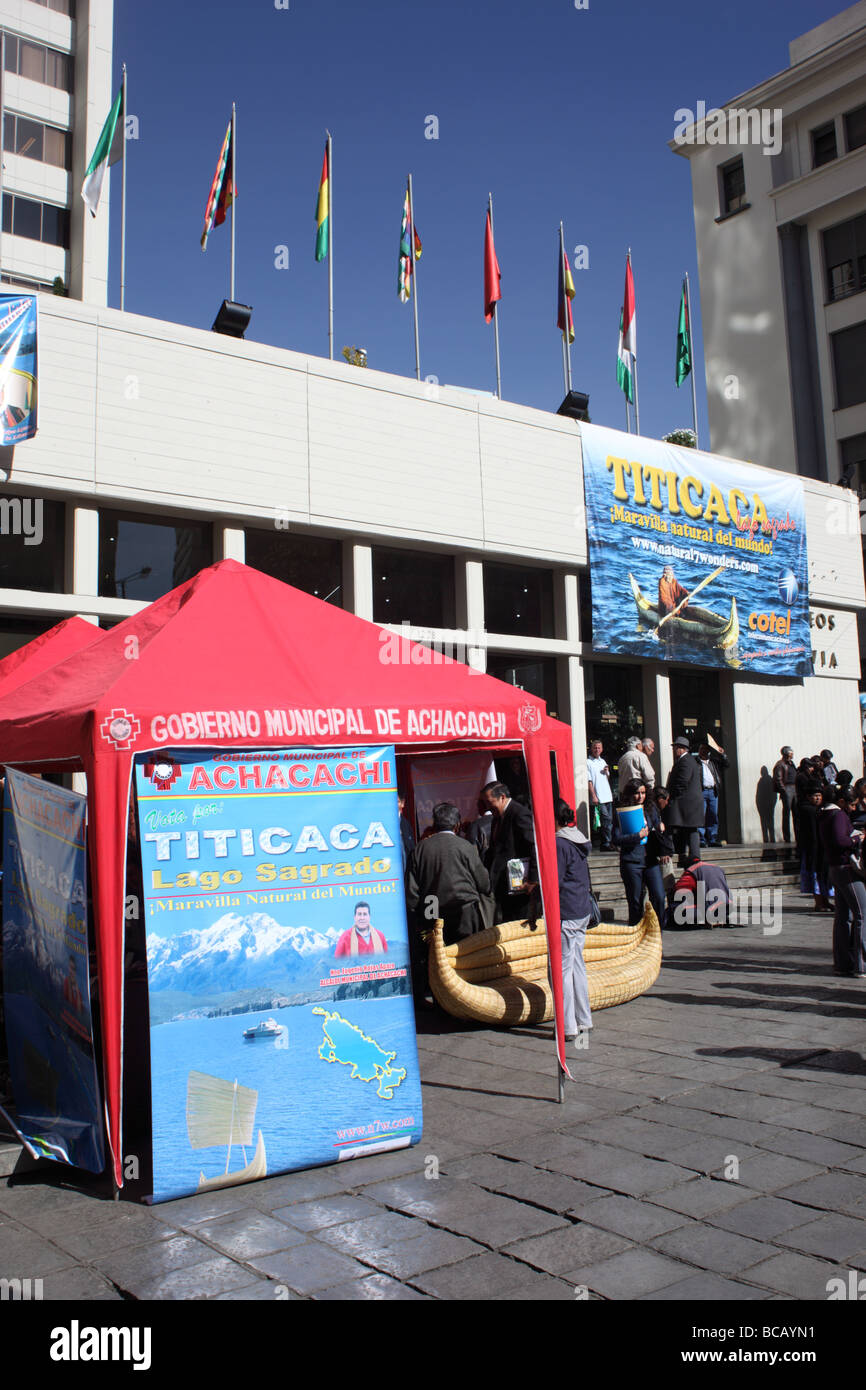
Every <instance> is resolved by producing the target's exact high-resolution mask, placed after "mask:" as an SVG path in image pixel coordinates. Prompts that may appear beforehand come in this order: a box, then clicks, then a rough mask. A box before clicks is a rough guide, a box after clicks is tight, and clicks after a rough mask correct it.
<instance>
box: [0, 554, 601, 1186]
mask: <svg viewBox="0 0 866 1390" xmlns="http://www.w3.org/2000/svg"><path fill="white" fill-rule="evenodd" d="M371 741H372V742H377V743H393V744H394V745H395V747H396V749H397V751H398V752H399V753H413V754H418V753H422V752H432V751H434V750H435V751H437V752H447V751H451V750H457V749H461V750H464V749H469V748H476V749H482V748H483V749H486V750H488V751H490V752H491V753H494V752H506V751H513V752H520V751H522V752H523V754H524V756H525V759H526V767H527V772H528V776H529V784H530V789H531V793H532V803H533V816H534V820H535V831H536V840H537V849H538V867H539V876H540V881H541V893H542V902H543V907H544V912H545V920H546V922H547V926H548V938H549V952H550V961H551V972H552V976H553V979H552V983H553V992H554V999H555V1006H556V1020H557V1021H556V1037H557V1052H558V1056H559V1062H560V1066H561V1067H562V1069H563V1070H564V1071H566V1072H567V1068H566V1064H565V1051H564V1039H563V1030H562V979H561V969H560V941H559V930H558V928H559V892H558V879H557V866H556V847H555V843H554V833H555V825H554V818H553V790H552V781H551V761H550V760H551V753H553V754H554V755H555V757H556V760H557V772H558V779H559V782H560V784H561V786H562V787H563V788H565V789H566V791H570V789H571V788H572V787H573V785H574V779H573V767H572V755H571V738H570V731H569V730H568V728H567V727H566V726H565V725H563V724H560V723H559V722H558V721H557V720H554V719H551V718H550V717H549V716H548V715H547V714H546V712H545V707H544V702H543V701H542V700H539V699H537V698H536V697H535V696H532V695H528V694H526V692H524V691H522V690H518V689H515V688H514V687H512V686H509V685H506V684H505V683H504V682H502V681H498V680H494V679H493V678H492V677H490V676H486V675H482V674H480V673H479V672H477V671H473V670H471V669H470V668H469V667H468V666H463V665H461V664H460V663H458V662H454V661H451V660H449V659H448V658H447V657H443V656H442V655H441V654H439V653H434V652H431V651H430V650H429V649H428V648H424V647H420V646H418V645H416V644H415V643H411V642H407V641H406V639H404V638H400V637H394V636H393V635H392V634H391V633H389V632H387V631H385V630H384V629H383V628H379V627H377V626H375V625H374V624H373V623H369V622H366V621H364V620H363V619H361V618H356V617H355V616H354V615H353V614H350V613H346V612H344V611H343V610H342V609H339V608H334V607H333V606H331V605H330V604H326V603H323V602H322V601H321V600H319V599H317V598H313V597H311V596H310V595H309V594H305V593H302V592H300V591H299V590H297V589H292V588H290V587H289V586H288V585H286V584H282V583H280V581H279V580H276V579H271V578H269V577H268V576H267V575H264V574H262V573H260V572H259V571H257V570H253V569H249V568H247V566H245V565H241V564H239V563H238V562H237V561H234V560H223V561H221V562H220V563H218V564H216V565H213V566H211V567H210V568H209V569H206V570H202V572H201V573H200V574H198V575H196V576H195V578H193V579H191V580H189V581H188V582H187V583H185V584H182V585H180V587H179V588H177V589H173V590H172V591H171V593H168V594H166V595H165V596H164V597H163V598H160V599H157V600H156V602H154V603H152V604H150V605H149V606H148V607H147V608H145V609H143V610H142V611H141V612H140V613H137V614H135V615H134V616H133V617H131V618H128V619H126V620H125V621H124V622H123V623H121V624H119V625H118V626H117V627H116V628H114V629H113V630H111V631H110V632H108V633H106V634H104V635H103V636H102V638H101V640H100V641H99V643H98V645H96V646H94V647H92V648H91V649H89V650H87V651H85V652H84V653H83V654H79V655H75V656H71V657H69V658H68V659H67V660H65V661H62V662H60V663H59V664H57V665H54V666H52V667H51V669H50V670H46V671H44V672H43V673H42V674H41V675H39V676H37V677H36V679H34V680H31V681H28V683H27V684H26V685H23V686H21V687H19V688H18V690H17V691H15V692H14V693H13V694H12V695H11V696H10V697H9V698H8V699H7V700H5V701H4V706H3V710H2V714H0V748H2V750H3V756H4V759H5V761H6V762H8V763H10V764H14V765H15V766H21V767H27V768H30V769H31V770H39V767H40V765H50V766H51V767H52V768H55V767H58V766H63V767H65V768H67V769H68V770H70V771H72V770H75V769H80V768H83V769H84V771H85V772H86V774H87V783H88V799H89V847H90V856H91V874H92V879H93V907H94V916H95V929H96V944H97V958H98V962H99V975H100V992H101V1012H102V1033H103V1052H104V1069H105V1090H106V1096H105V1100H106V1110H107V1116H108V1133H109V1142H110V1146H111V1151H112V1157H113V1163H114V1175H115V1181H116V1183H117V1185H118V1187H120V1186H122V1184H123V1173H122V1160H121V1155H122V1147H121V1134H120V1115H121V1057H122V1029H123V1007H122V1006H123V949H124V910H123V909H124V891H125V883H124V875H125V858H126V832H127V822H128V807H129V794H130V784H131V778H132V763H133V758H134V757H135V755H136V754H139V753H143V752H150V751H153V750H156V749H175V748H177V749H189V748H195V747H208V748H221V747H230V748H232V747H246V748H267V747H285V746H290V745H292V744H302V745H314V746H316V745H328V744H336V745H346V744H348V745H350V746H354V745H355V744H360V745H363V744H364V743H365V742H371Z"/></svg>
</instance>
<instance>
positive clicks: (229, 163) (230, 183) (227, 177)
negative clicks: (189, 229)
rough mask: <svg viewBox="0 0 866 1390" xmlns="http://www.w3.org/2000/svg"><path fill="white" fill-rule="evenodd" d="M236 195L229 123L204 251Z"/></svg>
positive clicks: (207, 213)
mask: <svg viewBox="0 0 866 1390" xmlns="http://www.w3.org/2000/svg"><path fill="white" fill-rule="evenodd" d="M235 193H236V190H235V154H234V149H233V147H232V123H231V121H229V123H228V129H227V130H226V135H225V139H224V140H223V144H222V149H221V150H220V156H219V159H218V160H217V167H216V173H215V174H214V176H213V183H212V184H211V186H210V193H209V194H208V200H207V207H206V208H205V213H204V231H203V232H202V234H201V249H202V251H205V250H207V239H208V237H209V236H210V234H211V232H212V230H213V228H214V227H221V226H222V224H223V223H224V222H225V220H226V213H227V212H228V210H229V208H230V207H231V205H232V203H233V201H234V198H235Z"/></svg>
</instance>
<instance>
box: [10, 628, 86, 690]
mask: <svg viewBox="0 0 866 1390" xmlns="http://www.w3.org/2000/svg"><path fill="white" fill-rule="evenodd" d="M104 636H105V633H104V632H103V631H102V629H101V628H98V627H96V626H95V625H94V624H93V623H88V622H85V620H84V618H79V617H74V618H64V619H63V621H62V622H61V623H57V625H56V626H55V627H52V628H49V630H48V631H47V632H43V633H41V634H40V635H39V636H38V637H34V638H33V640H32V641H31V642H26V643H25V644H24V646H23V647H18V648H17V650H16V651H14V652H10V653H9V655H8V656H5V657H4V658H3V660H2V661H0V695H2V696H6V695H9V694H10V693H11V692H12V691H13V690H17V689H18V687H19V686H21V685H26V683H27V682H28V681H31V680H34V679H35V678H36V677H37V676H41V675H42V673H43V671H47V670H48V669H49V668H50V667H51V666H56V665H57V663H58V661H65V660H66V658H67V657H69V656H73V655H74V654H75V653H76V652H81V651H84V649H85V648H86V647H91V646H92V645H93V643H94V642H99V641H100V640H101V639H102V638H103V637H104Z"/></svg>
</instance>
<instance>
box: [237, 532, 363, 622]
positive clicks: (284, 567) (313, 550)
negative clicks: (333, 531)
mask: <svg viewBox="0 0 866 1390" xmlns="http://www.w3.org/2000/svg"><path fill="white" fill-rule="evenodd" d="M246 560H247V564H248V565H251V566H252V568H253V569H257V570H261V571H262V572H263V573H264V574H270V575H272V576H273V578H274V579H281V580H282V581H283V583H284V584H291V585H292V587H293V588H295V589H303V591H304V593H305V594H313V595H315V597H316V598H320V599H322V600H324V602H326V603H334V604H336V605H337V607H338V608H339V607H340V606H341V604H342V601H343V545H342V542H341V541H335V540H328V539H327V538H326V537H324V536H302V535H299V534H298V533H297V532H296V531H276V530H274V531H258V530H255V531H254V530H250V531H247V532H246Z"/></svg>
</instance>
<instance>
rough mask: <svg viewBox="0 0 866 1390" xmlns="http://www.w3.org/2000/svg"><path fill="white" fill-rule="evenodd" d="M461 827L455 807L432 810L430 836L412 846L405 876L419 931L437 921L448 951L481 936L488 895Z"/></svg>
mask: <svg viewBox="0 0 866 1390" xmlns="http://www.w3.org/2000/svg"><path fill="white" fill-rule="evenodd" d="M459 825H460V811H459V810H458V808H457V807H456V806H452V805H451V803H450V802H448V801H442V802H440V804H439V805H438V806H434V807H433V834H432V835H428V836H427V837H426V839H424V840H421V841H420V843H419V844H417V845H416V846H415V848H414V849H413V851H412V853H411V855H410V856H409V864H408V867H407V870H406V906H407V907H408V909H409V911H410V912H412V913H414V914H415V916H416V921H418V923H419V925H421V926H423V925H425V924H426V925H427V926H430V925H432V923H433V922H435V920H436V918H437V917H441V918H442V920H443V921H444V923H445V931H444V937H445V943H446V945H451V943H452V942H454V941H459V940H461V939H462V938H463V937H465V936H471V935H472V933H473V932H476V931H481V930H483V928H484V926H485V922H484V918H483V915H482V901H481V900H482V898H483V897H486V896H487V895H488V894H489V892H490V878H489V877H488V873H487V870H486V869H485V867H484V865H483V864H482V863H481V860H480V859H479V857H478V851H477V849H475V847H474V845H470V844H469V842H468V840H464V839H462V838H461V837H460V836H459V835H458V834H457V829H458V827H459Z"/></svg>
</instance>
